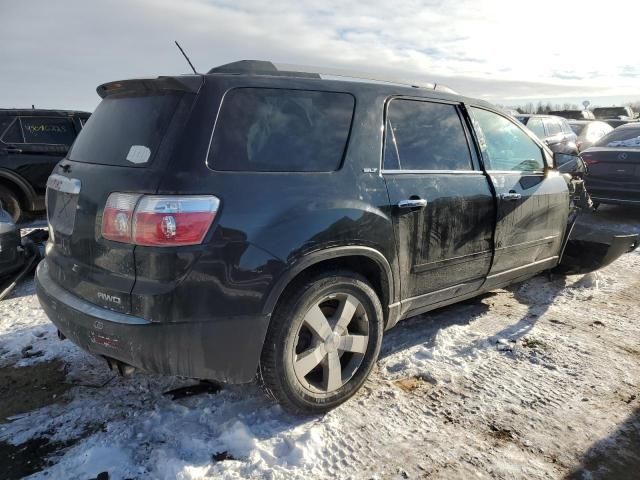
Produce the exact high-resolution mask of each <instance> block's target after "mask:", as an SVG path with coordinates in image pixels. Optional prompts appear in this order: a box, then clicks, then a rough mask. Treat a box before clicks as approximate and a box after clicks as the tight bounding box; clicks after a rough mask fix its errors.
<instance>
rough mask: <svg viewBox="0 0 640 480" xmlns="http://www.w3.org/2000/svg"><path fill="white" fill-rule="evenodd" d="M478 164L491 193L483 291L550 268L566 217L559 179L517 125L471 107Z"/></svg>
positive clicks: (563, 186) (566, 203) (564, 194)
mask: <svg viewBox="0 0 640 480" xmlns="http://www.w3.org/2000/svg"><path fill="white" fill-rule="evenodd" d="M470 114H471V117H472V119H473V124H474V130H475V133H476V137H477V140H478V144H479V147H480V151H481V153H482V160H483V163H484V166H485V169H486V170H487V173H488V174H489V175H490V178H491V181H492V184H493V187H494V189H495V192H496V195H497V202H498V203H497V205H498V209H497V219H496V230H495V257H494V260H493V264H492V266H491V271H490V275H489V278H488V279H487V284H486V287H488V288H491V287H493V286H497V285H501V284H506V283H508V282H510V281H513V280H514V279H517V278H520V277H526V276H527V275H530V274H531V273H535V272H536V271H541V270H544V269H545V268H548V267H552V266H554V265H555V264H556V263H557V261H558V258H559V255H560V249H561V245H562V239H563V236H564V232H565V230H566V226H567V219H568V214H569V192H568V189H567V184H566V182H565V180H564V179H563V178H562V177H561V176H560V175H559V174H558V173H557V172H556V171H554V170H549V168H548V167H546V165H550V159H548V158H547V156H546V153H545V151H544V150H543V148H542V147H541V146H540V145H539V144H538V143H536V142H535V141H534V140H533V138H532V137H530V136H529V134H528V133H526V132H525V131H524V130H523V129H522V128H521V127H520V126H519V125H518V124H517V123H515V122H512V121H511V120H510V119H509V118H508V117H506V116H503V115H501V114H499V113H497V112H494V111H491V110H488V109H485V108H483V107H471V108H470Z"/></svg>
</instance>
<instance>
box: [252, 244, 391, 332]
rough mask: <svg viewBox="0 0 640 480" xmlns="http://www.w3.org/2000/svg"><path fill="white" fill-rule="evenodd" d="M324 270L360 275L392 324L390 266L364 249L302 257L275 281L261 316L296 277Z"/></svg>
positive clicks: (348, 248)
mask: <svg viewBox="0 0 640 480" xmlns="http://www.w3.org/2000/svg"><path fill="white" fill-rule="evenodd" d="M328 269H332V270H335V269H348V270H352V271H354V272H356V273H359V274H361V275H362V276H364V277H365V278H366V279H367V280H368V281H369V282H370V283H371V285H372V287H373V289H374V290H375V291H376V293H377V294H378V296H379V297H380V303H382V307H383V312H384V316H385V319H384V320H385V326H386V327H387V328H389V327H391V326H393V325H395V323H396V321H397V318H395V317H396V315H397V311H398V310H399V309H398V308H396V307H395V305H396V304H395V301H396V292H397V288H396V283H395V278H394V275H393V270H392V269H391V265H390V264H389V262H388V260H387V259H386V258H385V256H384V255H383V254H382V253H380V252H379V251H378V250H376V249H374V248H371V247H364V246H345V247H333V248H328V249H324V250H321V251H317V252H313V253H310V254H308V255H305V256H304V257H302V258H301V259H300V260H298V261H297V262H295V263H294V264H293V265H291V267H290V268H289V269H288V270H286V271H285V272H284V273H283V274H282V275H281V276H280V278H279V279H278V280H277V281H276V283H275V284H274V286H273V288H272V289H271V291H270V293H269V295H268V296H267V300H266V301H265V303H264V306H263V313H264V314H267V315H269V314H271V313H273V311H274V309H275V307H276V305H277V303H278V301H279V300H280V299H281V298H283V296H284V295H285V294H286V292H287V289H288V288H290V287H291V286H292V285H294V284H295V283H296V282H297V281H298V280H299V279H300V278H302V277H305V276H308V275H313V274H314V273H316V272H318V271H322V270H328Z"/></svg>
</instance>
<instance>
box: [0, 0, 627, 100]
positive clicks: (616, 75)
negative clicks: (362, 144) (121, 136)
mask: <svg viewBox="0 0 640 480" xmlns="http://www.w3.org/2000/svg"><path fill="white" fill-rule="evenodd" d="M592 4H593V5H592ZM639 18H640V2H638V1H637V0H608V1H606V2H605V1H602V0H600V1H598V2H594V1H593V2H592V1H587V0H581V1H578V0H535V1H526V2H522V1H515V0H511V1H502V0H455V1H454V0H426V1H425V0H423V1H419V0H384V1H378V0H369V1H367V2H361V3H356V2H349V1H347V0H316V1H315V2H305V3H303V2H296V1H290V0H270V1H258V0H247V1H243V0H235V1H232V0H220V1H214V0H186V1H178V0H174V1H169V0H153V1H152V0H135V1H132V0H130V1H110V0H103V1H99V2H93V1H86V0H70V1H55V2H54V1H47V0H29V1H18V0H0V107H14V106H20V107H23V106H31V105H32V104H35V105H36V106H38V107H43V108H76V109H83V110H93V109H94V108H95V106H96V104H97V103H98V100H99V97H98V96H97V94H96V93H95V87H96V86H97V85H99V84H101V83H104V82H106V81H110V80H117V79H123V78H131V77H139V76H157V75H163V74H178V73H185V72H187V70H188V66H187V64H186V62H185V61H184V59H183V58H182V57H181V56H180V54H179V52H178V51H177V49H176V48H175V46H174V45H173V40H176V39H177V40H178V41H179V42H180V43H181V44H182V46H183V47H184V48H185V50H186V51H187V53H188V54H189V55H190V56H191V59H192V61H193V63H194V64H195V66H196V68H197V69H198V70H199V71H206V70H208V69H209V68H211V67H213V66H215V65H220V64H223V63H227V62H230V61H234V60H239V59H264V60H273V61H275V62H281V63H297V64H304V65H318V66H330V67H338V68H344V69H349V70H358V71H370V72H379V73H386V74H393V76H395V77H406V78H408V79H409V78H410V79H413V80H414V81H415V80H416V79H422V80H423V81H424V82H428V81H436V82H441V83H445V84H447V85H449V86H451V87H452V88H454V89H455V90H457V91H459V92H460V93H464V94H467V95H471V96H476V97H482V98H485V99H488V100H489V101H492V102H496V103H502V104H513V105H515V104H522V103H525V102H527V101H529V100H532V101H534V102H535V101H537V100H539V99H545V100H547V99H552V100H553V99H556V100H557V101H565V100H571V101H573V102H576V103H578V102H581V101H582V100H584V99H589V100H591V101H592V102H593V103H595V104H609V103H619V102H622V101H626V100H640V53H638V45H639V43H640V22H639V21H638V19H639ZM556 100H554V101H556Z"/></svg>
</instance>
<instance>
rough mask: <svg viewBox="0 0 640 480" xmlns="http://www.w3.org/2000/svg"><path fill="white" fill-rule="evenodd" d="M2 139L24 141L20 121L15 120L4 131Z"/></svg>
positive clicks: (6, 141) (15, 141)
mask: <svg viewBox="0 0 640 480" xmlns="http://www.w3.org/2000/svg"><path fill="white" fill-rule="evenodd" d="M2 141H3V142H5V143H23V142H24V139H23V138H22V131H21V130H20V122H18V120H17V119H16V121H15V122H13V124H12V125H11V126H10V127H9V128H8V129H7V130H6V131H5V132H4V135H3V136H2Z"/></svg>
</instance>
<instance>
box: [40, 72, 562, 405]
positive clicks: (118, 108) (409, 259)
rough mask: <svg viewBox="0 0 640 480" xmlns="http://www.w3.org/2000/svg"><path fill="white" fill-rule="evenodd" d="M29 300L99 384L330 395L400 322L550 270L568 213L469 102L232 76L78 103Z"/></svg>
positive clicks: (441, 94) (510, 141)
mask: <svg viewBox="0 0 640 480" xmlns="http://www.w3.org/2000/svg"><path fill="white" fill-rule="evenodd" d="M97 90H98V93H99V95H100V96H101V97H102V98H103V100H102V102H101V103H100V105H99V106H98V107H97V109H96V111H95V112H94V113H93V115H92V117H91V121H90V122H89V123H88V124H87V126H86V128H85V129H84V130H83V131H82V133H81V134H80V135H79V136H78V138H77V140H76V142H75V143H74V145H73V147H72V148H71V150H70V151H69V153H68V155H67V157H66V158H65V159H64V160H63V161H62V162H60V164H59V166H58V167H57V168H56V169H55V171H54V174H53V175H52V176H51V177H50V179H49V181H48V218H49V223H50V240H49V243H48V245H47V256H46V259H45V260H44V261H43V262H41V263H40V265H39V267H38V270H37V276H36V277H37V278H36V288H37V293H38V297H39V299H40V302H41V304H42V306H43V307H44V309H45V311H46V313H47V315H48V316H49V317H50V318H51V320H52V321H53V322H54V323H55V324H56V325H57V327H58V329H59V331H60V336H61V337H62V338H65V337H67V338H69V339H71V340H72V341H73V342H75V343H76V344H78V345H80V346H81V347H83V348H85V349H86V350H88V351H89V352H92V353H93V354H95V355H99V356H103V357H105V358H106V359H107V360H108V362H109V364H110V365H111V366H112V367H117V368H118V369H119V370H121V371H124V372H126V371H130V370H132V369H133V367H136V368H140V369H142V370H145V371H152V372H161V373H164V374H173V375H181V376H186V377H193V378H201V379H214V380H220V381H224V382H250V381H252V380H253V379H254V378H256V375H257V377H258V378H259V380H260V381H261V382H262V383H263V384H264V385H265V388H266V390H267V391H268V392H269V393H270V394H271V395H273V396H274V397H275V398H277V399H278V400H279V401H280V402H282V403H283V404H284V405H285V406H286V407H288V408H290V409H292V410H295V411H323V410H327V409H329V408H332V407H334V406H336V405H338V404H340V403H341V402H343V401H345V400H346V399H348V398H349V397H351V396H352V395H353V394H354V393H355V392H356V391H357V390H358V389H359V388H360V386H361V385H362V384H363V383H364V381H365V379H366V378H367V376H368V374H369V372H370V371H371V369H372V367H373V366H374V364H375V361H376V358H377V356H378V353H379V351H380V345H381V342H382V336H383V332H384V330H386V329H389V328H391V327H393V326H394V325H395V324H396V323H397V322H398V321H399V320H401V319H404V318H407V317H410V316H413V315H417V314H420V313H422V312H426V311H428V310H432V309H435V308H438V307H441V306H443V305H447V304H451V303H455V302H458V301H461V300H464V299H467V298H470V297H472V296H475V295H478V294H480V293H482V292H486V291H488V290H491V289H495V288H498V287H503V286H505V285H508V284H511V283H513V282H517V281H521V280H524V279H527V278H529V277H531V276H533V275H535V274H537V273H539V272H541V271H543V270H546V269H550V268H553V267H555V266H556V265H558V263H559V260H560V256H561V252H562V249H563V244H564V242H565V238H566V236H567V232H568V230H569V229H568V218H569V213H570V202H571V198H570V193H569V190H568V183H567V179H566V178H565V176H563V175H560V174H559V173H558V172H557V171H556V170H555V169H554V166H553V158H552V156H553V155H552V153H551V152H550V151H549V150H548V148H547V147H546V146H545V145H544V144H543V143H542V142H541V141H540V140H539V139H538V138H536V137H535V136H534V135H533V134H531V132H530V131H528V130H527V129H526V128H524V127H523V125H522V124H520V123H519V122H517V121H515V120H513V119H512V118H511V117H509V116H507V115H505V114H504V113H502V112H501V111H500V110H498V109H497V108H495V107H493V106H491V105H490V104H488V103H486V102H483V101H480V100H474V99H471V98H466V97H462V96H459V95H456V94H451V93H448V92H446V91H444V90H441V89H438V88H436V87H435V86H433V85H429V86H426V87H420V88H418V87H412V86H410V85H399V84H396V83H387V84H385V83H382V82H367V81H359V80H356V79H353V78H351V79H344V80H339V79H337V78H335V75H334V76H333V77H332V78H329V79H328V78H325V77H323V76H322V75H320V74H314V73H308V72H306V73H305V72H298V71H282V70H280V69H278V68H277V67H276V66H274V65H273V64H271V63H269V62H239V63H235V64H230V65H226V66H223V67H218V68H214V69H212V70H211V71H210V72H209V73H208V74H206V75H186V76H175V77H159V78H157V79H153V80H149V79H147V80H125V81H118V82H113V83H107V84H104V85H101V86H100V87H98V89H97Z"/></svg>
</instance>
